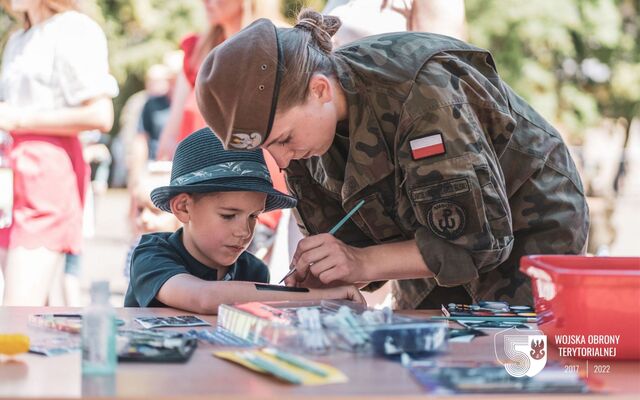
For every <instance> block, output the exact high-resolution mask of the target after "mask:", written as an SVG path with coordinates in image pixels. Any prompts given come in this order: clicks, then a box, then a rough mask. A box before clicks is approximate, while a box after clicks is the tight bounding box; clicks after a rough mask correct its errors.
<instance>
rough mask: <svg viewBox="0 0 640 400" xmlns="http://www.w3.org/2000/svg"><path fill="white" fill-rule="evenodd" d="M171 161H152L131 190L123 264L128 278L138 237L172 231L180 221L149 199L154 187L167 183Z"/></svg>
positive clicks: (178, 225) (125, 275) (138, 240)
mask: <svg viewBox="0 0 640 400" xmlns="http://www.w3.org/2000/svg"><path fill="white" fill-rule="evenodd" d="M170 173H171V162H168V161H167V162H155V161H152V162H150V163H149V164H148V166H147V167H146V168H145V170H144V172H142V173H141V176H140V179H139V181H138V184H137V185H136V187H135V190H133V191H132V192H131V208H132V209H131V214H130V217H131V221H130V222H131V228H132V229H131V231H132V232H131V233H132V236H133V240H132V241H131V246H130V248H129V251H128V253H127V258H126V261H125V266H124V277H125V278H126V279H127V281H128V280H129V271H130V267H131V255H132V253H133V249H135V247H136V246H137V245H138V243H139V242H140V237H141V236H142V235H144V234H147V233H154V232H173V231H175V230H176V229H178V228H179V227H180V226H181V225H180V221H179V220H178V219H177V218H176V217H175V216H174V215H173V214H172V213H168V212H164V211H162V210H161V209H159V208H158V207H156V206H155V205H154V204H153V202H152V201H151V191H152V190H153V189H155V188H156V187H160V186H166V185H168V184H169V180H170Z"/></svg>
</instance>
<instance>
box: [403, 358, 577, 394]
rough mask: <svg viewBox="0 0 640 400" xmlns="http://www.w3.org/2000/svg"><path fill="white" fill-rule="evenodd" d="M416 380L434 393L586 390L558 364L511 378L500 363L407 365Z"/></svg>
mask: <svg viewBox="0 0 640 400" xmlns="http://www.w3.org/2000/svg"><path fill="white" fill-rule="evenodd" d="M408 367H409V371H410V372H411V374H412V375H413V376H414V377H415V379H416V380H417V381H418V382H419V383H420V384H421V385H422V386H423V387H424V388H425V389H426V390H427V391H428V392H429V393H433V394H459V393H464V394H472V393H484V394H486V393H586V392H588V387H587V385H586V383H585V382H584V381H583V380H582V379H581V378H580V376H579V375H578V374H577V373H575V372H571V371H569V372H567V371H565V368H563V367H562V366H561V365H553V364H551V365H549V364H548V365H547V366H546V367H545V368H544V369H543V370H542V371H541V372H540V373H538V374H537V375H535V376H533V377H528V376H523V377H513V376H511V375H509V374H508V373H507V371H506V369H505V368H504V366H502V365H500V364H493V363H480V362H454V361H438V360H434V361H431V362H421V361H418V362H413V363H409V365H408Z"/></svg>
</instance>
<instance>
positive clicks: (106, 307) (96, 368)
mask: <svg viewBox="0 0 640 400" xmlns="http://www.w3.org/2000/svg"><path fill="white" fill-rule="evenodd" d="M117 362H118V357H117V354H116V312H115V310H114V308H113V307H112V306H111V304H109V282H107V281H99V282H93V283H92V284H91V304H90V305H89V306H88V307H86V308H85V310H84V313H83V315H82V374H83V375H110V374H114V373H115V372H116V366H117Z"/></svg>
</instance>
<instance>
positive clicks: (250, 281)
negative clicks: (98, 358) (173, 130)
mask: <svg viewBox="0 0 640 400" xmlns="http://www.w3.org/2000/svg"><path fill="white" fill-rule="evenodd" d="M151 200H152V201H153V203H154V204H155V205H156V206H157V207H158V208H160V209H161V210H164V211H169V212H171V213H173V215H175V216H176V218H178V220H179V221H180V222H181V223H182V228H180V229H178V230H177V231H176V232H174V233H153V234H148V235H144V236H142V238H141V240H140V244H139V245H138V246H137V247H136V249H135V250H134V252H133V259H132V263H131V280H130V282H129V289H128V290H127V294H126V296H125V301H124V305H125V307H163V306H167V307H174V308H180V309H183V310H188V311H191V312H195V313H199V314H216V313H217V311H218V306H219V305H220V304H229V303H241V302H248V301H269V300H310V299H349V300H354V301H358V302H364V299H363V297H362V295H361V294H360V292H359V291H358V290H357V289H356V288H355V287H353V286H340V287H335V288H329V289H309V291H308V292H289V291H275V290H264V289H272V288H273V287H265V285H260V284H261V283H268V282H269V271H268V269H267V267H266V265H265V264H264V263H263V262H262V261H260V260H259V259H257V258H256V257H255V256H253V255H252V254H250V253H248V252H246V251H245V250H246V248H247V246H248V245H249V243H250V242H251V238H252V237H253V231H254V227H255V224H256V219H257V218H258V215H259V214H260V213H261V212H264V211H270V210H275V209H282V208H291V207H293V206H295V204H296V200H295V199H294V198H293V197H290V196H287V195H285V194H283V193H280V192H278V191H277V190H275V189H274V188H273V186H272V184H271V178H270V176H269V172H268V170H267V166H266V164H265V161H264V158H263V156H262V150H259V149H258V150H253V151H244V152H237V151H225V150H224V149H223V147H222V144H221V143H220V141H219V140H218V139H217V138H216V136H215V135H214V134H213V132H211V130H210V129H208V128H205V129H201V130H199V131H197V132H195V133H193V134H192V135H190V136H189V137H187V138H186V139H184V140H183V141H182V142H181V143H180V144H179V145H178V148H177V149H176V153H175V156H174V159H173V166H172V168H171V183H170V185H169V186H164V187H159V188H157V189H154V190H153V191H152V192H151ZM256 283H258V284H256ZM259 288H260V289H261V290H259Z"/></svg>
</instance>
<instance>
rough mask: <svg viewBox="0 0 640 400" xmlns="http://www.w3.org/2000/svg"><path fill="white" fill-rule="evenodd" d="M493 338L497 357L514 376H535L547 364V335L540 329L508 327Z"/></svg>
mask: <svg viewBox="0 0 640 400" xmlns="http://www.w3.org/2000/svg"><path fill="white" fill-rule="evenodd" d="M493 340H494V346H495V352H496V358H497V359H498V361H499V362H500V363H501V364H502V365H503V366H504V369H505V370H506V371H507V373H508V374H509V375H511V376H513V377H516V378H520V377H523V376H528V377H530V378H531V377H534V376H536V375H538V374H539V373H540V371H542V369H543V368H544V366H545V365H546V364H547V336H546V335H544V334H542V333H541V332H540V331H536V330H533V331H526V332H525V331H519V330H517V329H515V328H512V329H506V330H504V331H501V332H498V333H497V334H496V335H495V336H494V338H493Z"/></svg>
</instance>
